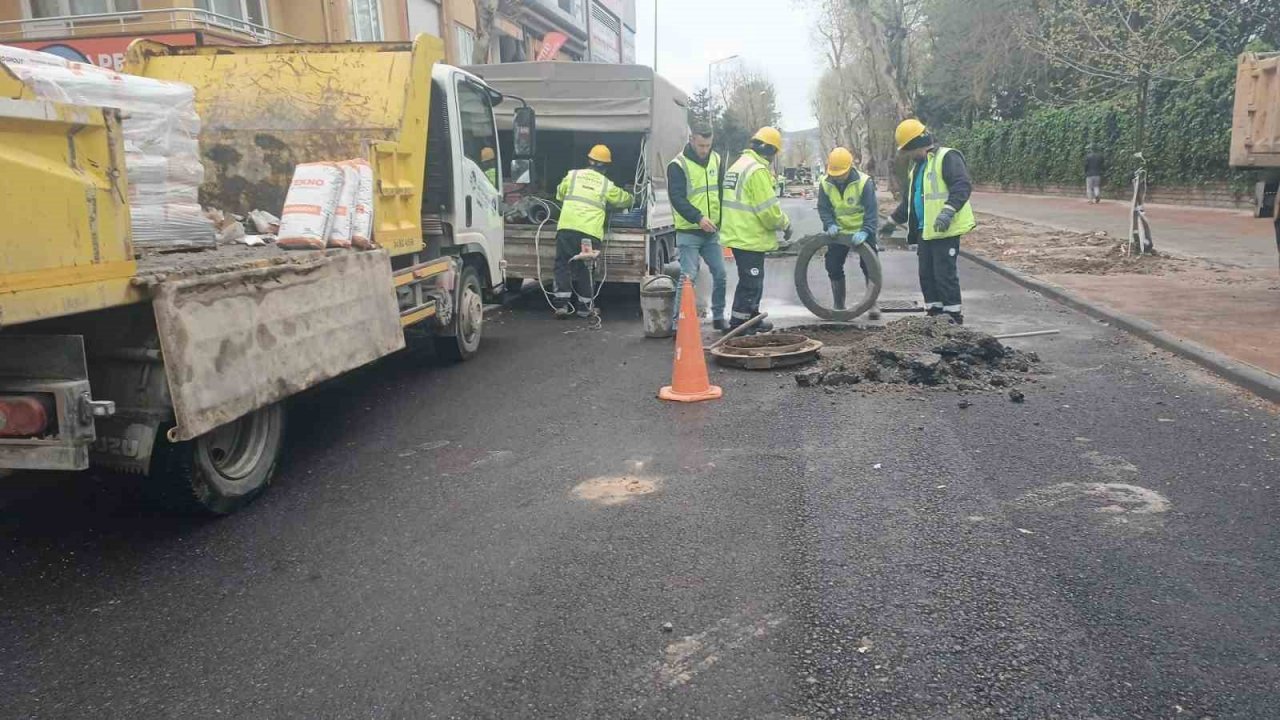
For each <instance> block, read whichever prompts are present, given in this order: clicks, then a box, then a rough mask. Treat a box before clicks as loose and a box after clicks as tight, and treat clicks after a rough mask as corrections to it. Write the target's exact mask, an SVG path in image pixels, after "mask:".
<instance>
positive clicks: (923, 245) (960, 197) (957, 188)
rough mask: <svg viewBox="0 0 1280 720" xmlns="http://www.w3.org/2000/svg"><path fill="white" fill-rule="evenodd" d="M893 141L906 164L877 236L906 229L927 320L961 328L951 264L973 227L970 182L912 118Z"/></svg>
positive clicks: (954, 155) (952, 153)
mask: <svg viewBox="0 0 1280 720" xmlns="http://www.w3.org/2000/svg"><path fill="white" fill-rule="evenodd" d="M894 139H895V142H896V144H897V146H898V152H901V153H903V154H904V155H906V156H907V157H908V158H909V159H910V160H911V171H910V176H909V179H908V182H907V187H906V188H905V190H904V192H903V193H902V202H901V203H899V205H898V208H897V209H896V210H894V211H893V215H891V216H890V218H891V219H892V220H893V222H890V223H886V224H885V226H884V228H883V229H882V230H881V231H880V233H881V234H882V235H887V234H889V233H892V232H893V230H894V227H895V225H894V223H898V224H905V225H906V226H907V243H908V244H915V245H916V255H917V256H918V258H919V261H920V263H919V265H920V291H921V293H923V294H924V302H925V308H926V311H927V312H928V314H929V315H942V314H943V313H946V314H947V315H949V316H951V321H952V322H954V323H956V324H957V325H963V324H964V314H963V309H962V307H961V305H960V274H959V271H958V270H957V268H956V260H957V257H958V256H959V254H960V238H961V236H963V235H964V234H965V233H967V232H969V231H970V230H973V229H974V228H975V227H977V222H976V220H975V219H974V215H973V206H972V205H971V204H970V203H969V195H970V193H971V192H972V191H973V183H972V182H971V181H970V180H969V170H968V168H967V167H965V163H964V156H962V155H961V154H960V152H959V151H958V150H954V149H952V148H949V147H943V146H941V145H938V144H937V143H935V142H934V141H933V136H932V135H930V134H929V130H928V129H927V128H926V127H925V126H924V124H923V123H921V122H920V121H919V120H916V119H915V118H909V119H907V120H903V121H902V122H901V123H900V124H899V125H898V129H897V131H896V132H895V133H894Z"/></svg>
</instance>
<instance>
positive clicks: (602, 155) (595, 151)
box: [587, 145, 613, 163]
mask: <svg viewBox="0 0 1280 720" xmlns="http://www.w3.org/2000/svg"><path fill="white" fill-rule="evenodd" d="M587 157H588V158H590V159H592V160H595V161H596V162H599V163H611V162H613V153H612V152H611V151H610V150H609V148H608V147H606V146H604V145H597V146H595V147H593V148H591V152H589V153H587Z"/></svg>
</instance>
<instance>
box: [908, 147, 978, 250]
mask: <svg viewBox="0 0 1280 720" xmlns="http://www.w3.org/2000/svg"><path fill="white" fill-rule="evenodd" d="M950 152H952V149H951V148H947V147H940V148H938V149H937V150H936V151H934V152H932V153H930V154H929V156H928V158H926V159H925V163H924V187H923V190H924V223H923V226H924V227H923V230H924V233H923V235H924V239H925V240H937V239H939V238H950V237H956V236H957V235H963V234H965V233H967V232H969V231H970V230H972V229H974V228H975V227H977V226H978V223H977V221H976V220H975V219H974V216H973V203H972V202H966V203H965V204H964V207H961V208H959V209H957V208H952V209H953V210H955V211H956V214H955V217H954V218H952V219H951V225H950V226H949V227H948V228H947V229H946V230H944V231H942V232H938V231H937V230H934V229H933V224H934V222H935V221H937V219H938V213H940V212H942V208H943V207H944V206H945V205H946V204H947V198H948V197H949V196H950V194H951V191H950V188H948V187H947V180H946V178H944V177H942V160H943V158H945V157H946V156H947V153H950ZM916 171H917V168H916V167H914V166H913V167H912V169H911V175H910V181H911V183H912V184H914V183H915V180H916Z"/></svg>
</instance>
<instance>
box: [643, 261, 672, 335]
mask: <svg viewBox="0 0 1280 720" xmlns="http://www.w3.org/2000/svg"><path fill="white" fill-rule="evenodd" d="M675 311H676V283H675V281H674V280H672V279H671V278H670V277H668V276H666V275H649V276H648V277H646V278H645V279H644V280H642V281H640V315H641V316H642V317H643V318H644V336H645V337H652V338H666V337H671V336H672V335H674V334H675V330H673V329H672V328H673V326H674V325H675V314H676V312H675Z"/></svg>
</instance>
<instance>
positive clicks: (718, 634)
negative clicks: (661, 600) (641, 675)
mask: <svg viewBox="0 0 1280 720" xmlns="http://www.w3.org/2000/svg"><path fill="white" fill-rule="evenodd" d="M785 619H786V618H785V617H784V616H782V615H779V614H776V613H766V614H764V615H761V616H759V617H750V616H747V615H744V614H739V615H734V616H732V617H726V618H721V619H719V620H717V621H716V622H715V623H714V624H712V625H711V627H709V628H707V629H706V630H703V631H702V632H698V633H694V634H693V635H685V636H684V637H681V638H679V639H677V640H674V641H672V642H671V643H669V644H668V645H667V646H666V647H665V648H664V649H663V651H662V658H661V659H660V660H658V661H656V662H655V663H653V665H652V666H651V668H650V670H651V673H652V677H653V678H654V679H655V680H656V681H657V683H658V685H659V686H661V687H663V688H676V687H680V686H682V685H686V684H688V683H689V682H690V681H692V680H693V679H694V678H695V677H697V675H698V674H699V673H701V672H703V671H705V670H708V669H710V668H712V667H713V666H715V665H717V664H719V663H721V662H723V661H724V660H726V659H727V658H729V657H731V656H732V655H733V654H734V653H736V652H738V651H741V650H744V649H745V648H747V646H748V645H751V644H752V643H753V642H755V641H758V640H760V639H761V638H763V637H765V636H767V635H768V634H769V632H770V631H772V630H773V629H774V628H776V627H778V626H779V625H781V624H782V623H783V622H784V621H785Z"/></svg>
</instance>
